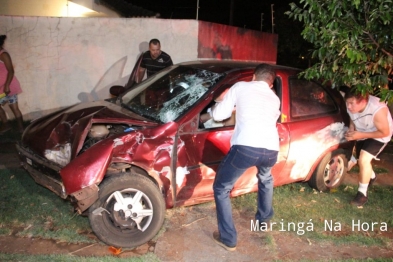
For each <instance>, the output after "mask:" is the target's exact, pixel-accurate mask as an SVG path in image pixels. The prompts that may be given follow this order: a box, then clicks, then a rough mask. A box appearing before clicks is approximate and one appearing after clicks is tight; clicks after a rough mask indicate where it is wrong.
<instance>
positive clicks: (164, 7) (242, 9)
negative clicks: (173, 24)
mask: <svg viewBox="0 0 393 262" xmlns="http://www.w3.org/2000/svg"><path fill="white" fill-rule="evenodd" d="M126 1H127V2H129V3H131V4H133V5H137V6H140V7H143V8H145V9H148V10H151V11H154V12H157V13H160V15H161V18H172V19H196V7H197V0H126ZM293 1H294V0H291V1H290V0H281V1H278V0H265V1H264V0H260V1H256V0H234V8H233V24H232V25H233V26H237V27H245V28H248V29H254V30H261V13H263V27H262V31H266V32H271V30H272V27H271V4H274V17H275V19H277V18H279V17H280V16H283V13H284V12H285V11H287V10H289V3H290V2H293ZM230 6H231V1H230V0H199V14H198V19H199V20H202V21H207V22H214V23H219V24H226V25H229V24H230Z"/></svg>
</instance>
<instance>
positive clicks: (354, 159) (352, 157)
mask: <svg viewBox="0 0 393 262" xmlns="http://www.w3.org/2000/svg"><path fill="white" fill-rule="evenodd" d="M349 161H352V162H354V163H355V164H356V163H357V162H358V160H357V159H356V158H355V157H354V156H353V155H352V156H351V160H349Z"/></svg>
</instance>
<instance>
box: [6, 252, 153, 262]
mask: <svg viewBox="0 0 393 262" xmlns="http://www.w3.org/2000/svg"><path fill="white" fill-rule="evenodd" d="M0 261H2V262H6V261H7V262H8V261H23V262H37V261H40V262H63V261H67V262H98V261H99V262H126V261H127V262H144V261H149V262H150V261H151V262H153V261H159V259H158V258H157V257H156V256H155V255H154V254H152V253H147V254H146V255H143V256H140V257H131V258H118V257H116V256H103V257H79V256H74V257H73V256H69V255H20V254H1V253H0Z"/></svg>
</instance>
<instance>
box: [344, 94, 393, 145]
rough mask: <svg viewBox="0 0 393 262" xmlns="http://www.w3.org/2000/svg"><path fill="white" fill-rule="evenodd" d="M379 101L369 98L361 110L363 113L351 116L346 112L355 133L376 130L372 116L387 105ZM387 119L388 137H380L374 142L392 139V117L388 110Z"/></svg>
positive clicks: (373, 97) (384, 141) (375, 98)
mask: <svg viewBox="0 0 393 262" xmlns="http://www.w3.org/2000/svg"><path fill="white" fill-rule="evenodd" d="M379 100H380V98H378V97H375V96H369V98H368V103H367V106H366V108H365V109H364V110H363V112H361V113H356V114H351V112H348V114H349V116H350V117H351V119H352V122H353V123H354V125H355V127H356V130H357V131H360V132H374V131H376V130H377V128H376V127H375V125H374V115H375V114H376V113H377V112H378V111H379V110H380V109H381V108H384V107H386V108H387V105H386V104H385V103H384V102H380V101H379ZM387 118H388V119H387V120H388V123H389V131H390V132H389V136H386V137H382V138H374V139H375V140H377V141H380V142H382V143H387V142H389V141H390V139H391V138H392V134H393V123H392V122H393V121H392V116H391V115H390V112H389V110H388V115H387Z"/></svg>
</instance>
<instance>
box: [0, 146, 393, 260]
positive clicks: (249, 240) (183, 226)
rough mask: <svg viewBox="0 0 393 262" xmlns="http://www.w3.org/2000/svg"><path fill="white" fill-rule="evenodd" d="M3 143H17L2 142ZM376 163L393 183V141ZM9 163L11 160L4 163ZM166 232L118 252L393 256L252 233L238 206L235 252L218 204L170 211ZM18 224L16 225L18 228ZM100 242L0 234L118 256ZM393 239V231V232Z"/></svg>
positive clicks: (10, 240)
mask: <svg viewBox="0 0 393 262" xmlns="http://www.w3.org/2000/svg"><path fill="white" fill-rule="evenodd" d="M0 146H12V145H11V144H4V143H2V144H0ZM380 158H381V160H380V161H378V162H375V163H374V166H376V167H382V168H385V169H387V170H389V172H388V173H384V174H380V175H379V177H378V179H377V181H376V183H375V185H393V145H389V147H388V148H387V150H385V152H384V153H383V154H382V155H381V157H380ZM5 163H6V164H5ZM17 167H19V160H18V158H17V156H16V153H9V154H1V155H0V169H3V168H17ZM356 176H357V175H356V174H351V173H348V174H347V176H346V180H345V182H344V183H346V184H350V185H356V184H357V178H356ZM166 218H167V219H166V222H165V225H164V228H163V230H162V232H161V233H160V234H159V236H158V237H157V238H156V239H155V240H154V241H151V242H149V243H147V244H144V245H142V246H140V247H138V248H136V249H134V250H123V251H122V253H120V254H119V255H118V256H119V257H135V256H140V255H142V254H146V253H147V252H154V254H155V255H156V256H157V257H158V258H159V259H160V260H161V261H263V260H267V261H272V260H290V261H298V260H303V259H309V260H325V259H350V258H352V259H366V258H393V246H390V247H385V248H384V247H370V246H362V245H354V244H351V245H336V244H334V243H330V242H315V243H313V242H312V241H310V240H308V239H307V238H304V237H299V236H296V235H294V234H288V233H285V232H279V231H273V232H269V233H262V232H251V231H250V228H249V226H250V219H252V217H249V215H247V214H242V213H239V212H236V210H234V219H235V224H236V227H237V230H238V239H239V242H238V246H237V249H236V251H235V252H228V251H226V250H224V249H223V248H221V247H219V246H218V245H216V244H215V243H214V241H213V240H212V238H211V235H212V232H213V231H214V230H216V228H217V223H216V214H215V208H214V203H209V204H204V205H198V206H193V207H185V208H177V209H174V210H168V211H167V214H166ZM17 230H18V229H15V232H14V233H16V232H17ZM90 237H91V238H92V239H95V240H96V242H95V243H93V244H69V243H59V242H56V241H54V240H43V239H36V238H21V237H16V236H15V234H13V235H11V236H0V253H12V254H32V255H33V254H70V255H75V256H106V255H113V253H112V252H111V251H110V250H109V247H108V246H106V245H104V244H102V243H100V242H99V241H98V240H97V238H96V237H95V236H94V235H93V234H92V235H90ZM392 239H393V236H392Z"/></svg>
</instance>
